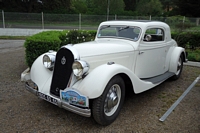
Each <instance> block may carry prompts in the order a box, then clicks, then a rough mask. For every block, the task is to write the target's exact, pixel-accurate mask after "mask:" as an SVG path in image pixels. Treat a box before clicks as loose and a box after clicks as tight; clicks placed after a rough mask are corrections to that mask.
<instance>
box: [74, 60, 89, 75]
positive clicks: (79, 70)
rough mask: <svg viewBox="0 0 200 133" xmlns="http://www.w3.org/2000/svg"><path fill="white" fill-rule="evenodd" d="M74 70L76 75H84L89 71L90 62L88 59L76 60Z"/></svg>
mask: <svg viewBox="0 0 200 133" xmlns="http://www.w3.org/2000/svg"><path fill="white" fill-rule="evenodd" d="M72 70H73V73H74V75H75V76H76V77H82V76H83V75H85V74H86V73H87V72H88V71H89V64H88V63H87V62H86V61H81V60H75V61H74V63H73V64H72Z"/></svg>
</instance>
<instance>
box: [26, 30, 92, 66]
mask: <svg viewBox="0 0 200 133" xmlns="http://www.w3.org/2000/svg"><path fill="white" fill-rule="evenodd" d="M95 35H96V31H84V30H70V31H67V30H65V31H45V32H41V33H38V34H35V35H33V36H30V37H28V38H27V39H26V41H25V43H24V47H25V48H26V50H25V52H26V56H25V58H26V63H27V65H28V66H29V67H31V66H32V64H33V62H34V61H35V60H36V59H37V57H39V56H40V55H42V54H43V53H45V52H48V51H49V50H54V51H57V50H59V49H60V47H61V46H63V45H67V44H76V43H81V42H86V41H91V40H94V37H95Z"/></svg>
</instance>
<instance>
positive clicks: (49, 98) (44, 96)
mask: <svg viewBox="0 0 200 133" xmlns="http://www.w3.org/2000/svg"><path fill="white" fill-rule="evenodd" d="M38 96H39V97H40V98H41V99H44V100H46V101H48V102H50V103H52V104H55V105H58V101H57V100H56V99H54V98H52V97H50V96H48V95H45V94H43V93H40V92H38Z"/></svg>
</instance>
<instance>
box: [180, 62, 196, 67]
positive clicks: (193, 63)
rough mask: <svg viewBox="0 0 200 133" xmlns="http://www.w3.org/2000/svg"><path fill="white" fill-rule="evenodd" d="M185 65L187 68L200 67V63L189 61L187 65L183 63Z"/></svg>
mask: <svg viewBox="0 0 200 133" xmlns="http://www.w3.org/2000/svg"><path fill="white" fill-rule="evenodd" d="M183 65H186V66H194V67H200V62H193V61H188V62H186V63H183Z"/></svg>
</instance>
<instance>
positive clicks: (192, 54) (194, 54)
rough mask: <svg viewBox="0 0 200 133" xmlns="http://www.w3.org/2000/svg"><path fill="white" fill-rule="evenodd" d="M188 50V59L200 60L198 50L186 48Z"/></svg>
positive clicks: (199, 51)
mask: <svg viewBox="0 0 200 133" xmlns="http://www.w3.org/2000/svg"><path fill="white" fill-rule="evenodd" d="M186 51H187V52H188V57H187V58H188V60H189V61H198V62H200V50H190V49H187V50H186Z"/></svg>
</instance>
